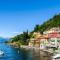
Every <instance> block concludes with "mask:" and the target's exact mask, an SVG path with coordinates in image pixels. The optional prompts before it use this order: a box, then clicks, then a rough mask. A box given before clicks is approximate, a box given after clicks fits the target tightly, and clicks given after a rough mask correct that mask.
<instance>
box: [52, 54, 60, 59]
mask: <svg viewBox="0 0 60 60" xmlns="http://www.w3.org/2000/svg"><path fill="white" fill-rule="evenodd" d="M52 60H60V54H56V55H55V56H53V57H52Z"/></svg>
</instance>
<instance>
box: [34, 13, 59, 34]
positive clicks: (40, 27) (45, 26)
mask: <svg viewBox="0 0 60 60" xmlns="http://www.w3.org/2000/svg"><path fill="white" fill-rule="evenodd" d="M53 27H60V14H58V15H55V16H54V17H53V18H51V19H49V20H48V21H46V22H44V23H43V24H42V25H36V26H35V28H34V31H33V32H38V31H40V32H41V33H43V31H45V30H48V29H50V28H53Z"/></svg>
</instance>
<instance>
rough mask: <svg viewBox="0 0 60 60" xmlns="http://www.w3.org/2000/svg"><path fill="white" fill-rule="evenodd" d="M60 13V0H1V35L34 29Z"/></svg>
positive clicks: (13, 34)
mask: <svg viewBox="0 0 60 60" xmlns="http://www.w3.org/2000/svg"><path fill="white" fill-rule="evenodd" d="M58 13H60V0H0V36H1V37H12V36H15V35H17V34H20V33H22V32H23V31H26V30H27V29H28V30H29V32H30V31H32V30H33V29H34V27H35V25H36V24H40V25H41V24H42V23H43V22H45V21H47V20H49V19H50V18H52V17H53V16H54V15H56V14H58Z"/></svg>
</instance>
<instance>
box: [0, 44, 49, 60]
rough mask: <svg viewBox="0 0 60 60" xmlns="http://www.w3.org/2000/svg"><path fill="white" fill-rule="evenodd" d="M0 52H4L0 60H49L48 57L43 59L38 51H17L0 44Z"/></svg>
mask: <svg viewBox="0 0 60 60" xmlns="http://www.w3.org/2000/svg"><path fill="white" fill-rule="evenodd" d="M0 50H2V51H3V52H4V55H3V56H0V60H50V57H49V58H47V57H46V58H45V57H44V58H43V57H42V56H41V54H40V51H39V50H38V51H37V50H34V49H33V50H26V49H18V48H14V47H12V46H9V45H8V44H4V43H0Z"/></svg>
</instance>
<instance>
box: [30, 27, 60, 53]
mask: <svg viewBox="0 0 60 60" xmlns="http://www.w3.org/2000/svg"><path fill="white" fill-rule="evenodd" d="M33 35H34V36H35V38H31V39H30V42H29V47H39V48H40V49H44V50H50V51H53V52H54V51H57V52H58V51H59V50H60V28H59V27H53V28H51V29H49V30H47V31H44V32H43V34H40V32H34V33H33Z"/></svg>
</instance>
